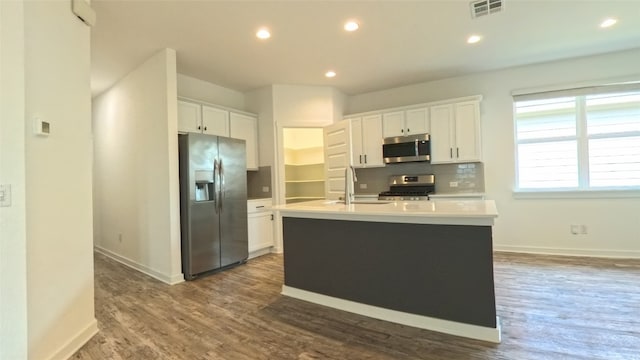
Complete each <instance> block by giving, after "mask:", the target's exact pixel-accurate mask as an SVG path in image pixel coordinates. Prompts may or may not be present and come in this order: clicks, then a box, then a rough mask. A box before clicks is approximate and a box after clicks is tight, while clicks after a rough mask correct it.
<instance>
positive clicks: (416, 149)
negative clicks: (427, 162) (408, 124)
mask: <svg viewBox="0 0 640 360" xmlns="http://www.w3.org/2000/svg"><path fill="white" fill-rule="evenodd" d="M415 151H416V156H418V155H420V153H419V152H418V139H416V142H415Z"/></svg>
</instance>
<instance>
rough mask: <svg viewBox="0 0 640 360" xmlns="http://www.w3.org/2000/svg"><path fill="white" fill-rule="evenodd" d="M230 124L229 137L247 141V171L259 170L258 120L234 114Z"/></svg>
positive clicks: (231, 116)
mask: <svg viewBox="0 0 640 360" xmlns="http://www.w3.org/2000/svg"><path fill="white" fill-rule="evenodd" d="M229 124H230V125H229V137H232V138H234V139H243V140H244V141H246V146H247V169H249V170H258V119H257V118H256V117H254V116H249V115H245V114H237V113H233V112H232V113H231V115H230V121H229Z"/></svg>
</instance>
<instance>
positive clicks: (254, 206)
mask: <svg viewBox="0 0 640 360" xmlns="http://www.w3.org/2000/svg"><path fill="white" fill-rule="evenodd" d="M272 204H273V203H272V200H271V199H252V200H247V212H248V213H249V214H251V213H257V212H261V211H271V205H272Z"/></svg>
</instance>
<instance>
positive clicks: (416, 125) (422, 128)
mask: <svg viewBox="0 0 640 360" xmlns="http://www.w3.org/2000/svg"><path fill="white" fill-rule="evenodd" d="M428 132H429V109H428V108H427V107H424V108H418V109H409V110H398V111H393V112H387V113H384V114H383V115H382V135H383V137H385V138H387V137H396V136H407V135H416V134H424V133H428Z"/></svg>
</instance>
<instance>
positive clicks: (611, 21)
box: [600, 18, 618, 29]
mask: <svg viewBox="0 0 640 360" xmlns="http://www.w3.org/2000/svg"><path fill="white" fill-rule="evenodd" d="M617 22H618V19H614V18H607V19H604V21H603V22H601V23H600V27H601V28H603V29H604V28H608V27H611V26H613V25H615V24H616V23H617Z"/></svg>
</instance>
